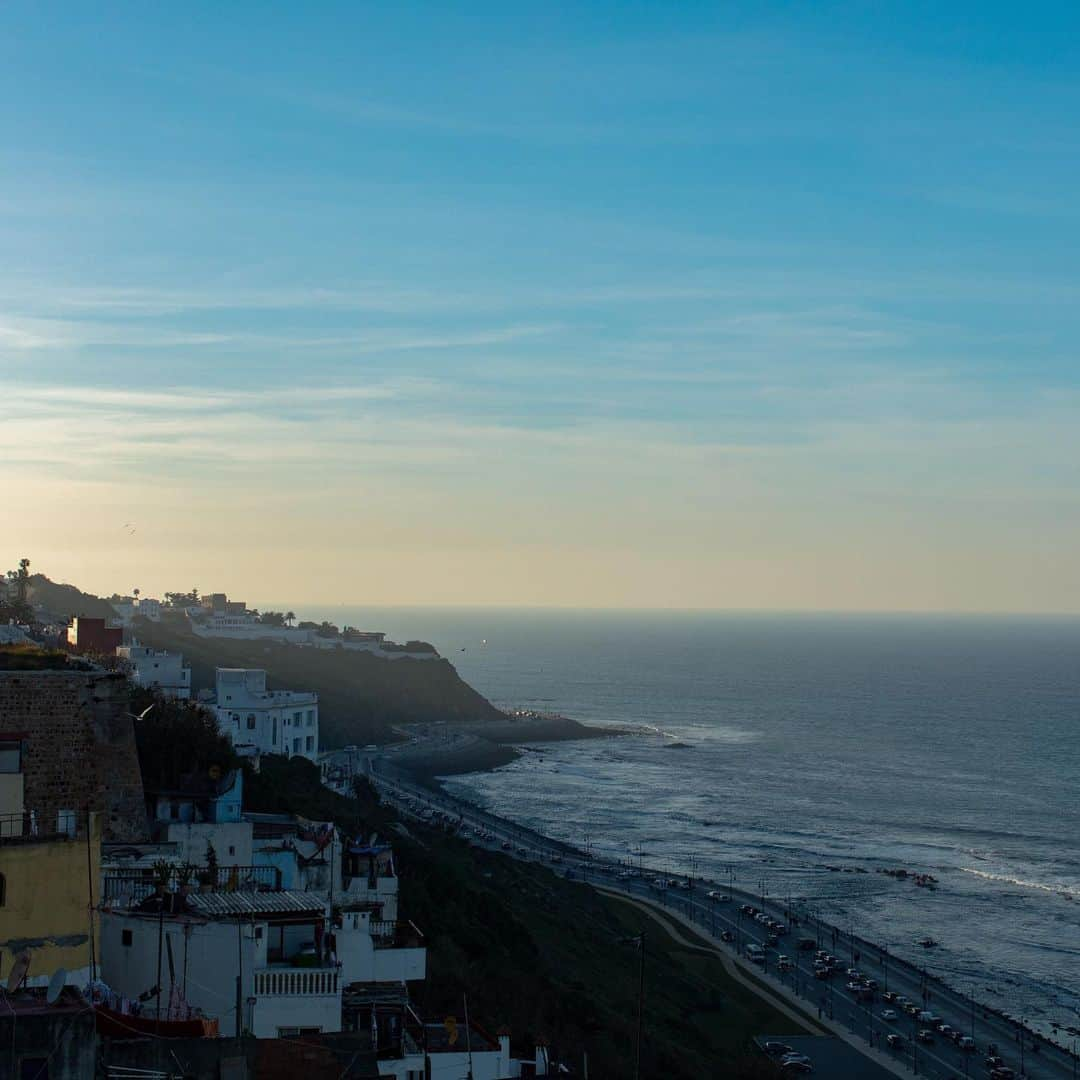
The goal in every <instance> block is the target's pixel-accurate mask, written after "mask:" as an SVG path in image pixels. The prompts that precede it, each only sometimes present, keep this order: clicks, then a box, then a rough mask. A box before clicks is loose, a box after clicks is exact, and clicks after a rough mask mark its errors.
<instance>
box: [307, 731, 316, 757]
mask: <svg viewBox="0 0 1080 1080" xmlns="http://www.w3.org/2000/svg"><path fill="white" fill-rule="evenodd" d="M307 749H308V753H309V754H310V753H311V752H312V750H314V749H315V736H314V735H309V736H308V737H307Z"/></svg>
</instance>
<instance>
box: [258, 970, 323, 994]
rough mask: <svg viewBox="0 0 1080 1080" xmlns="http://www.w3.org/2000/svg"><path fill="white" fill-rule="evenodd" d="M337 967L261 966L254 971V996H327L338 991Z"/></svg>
mask: <svg viewBox="0 0 1080 1080" xmlns="http://www.w3.org/2000/svg"><path fill="white" fill-rule="evenodd" d="M339 978H340V975H339V973H338V969H337V968H263V969H262V970H260V971H256V972H255V996H256V997H297V996H302V997H327V996H331V995H336V994H337V992H338V980H339Z"/></svg>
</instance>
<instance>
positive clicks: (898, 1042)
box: [885, 1035, 904, 1050]
mask: <svg viewBox="0 0 1080 1080" xmlns="http://www.w3.org/2000/svg"><path fill="white" fill-rule="evenodd" d="M885 1042H886V1043H888V1044H889V1046H890V1047H891V1048H892V1049H893V1050H899V1049H900V1048H901V1047H902V1046H903V1045H904V1036H903V1035H886V1036H885Z"/></svg>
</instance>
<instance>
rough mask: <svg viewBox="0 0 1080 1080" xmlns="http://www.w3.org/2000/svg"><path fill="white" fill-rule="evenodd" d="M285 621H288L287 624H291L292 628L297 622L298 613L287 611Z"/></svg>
mask: <svg viewBox="0 0 1080 1080" xmlns="http://www.w3.org/2000/svg"><path fill="white" fill-rule="evenodd" d="M285 621H286V622H287V623H288V624H289V625H290V626H292V624H293V623H294V622H296V612H294V611H286V612H285Z"/></svg>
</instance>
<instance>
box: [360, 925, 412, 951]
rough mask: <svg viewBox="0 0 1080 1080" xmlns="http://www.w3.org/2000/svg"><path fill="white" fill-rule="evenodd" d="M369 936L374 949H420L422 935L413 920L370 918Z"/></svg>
mask: <svg viewBox="0 0 1080 1080" xmlns="http://www.w3.org/2000/svg"><path fill="white" fill-rule="evenodd" d="M371 937H372V940H373V941H374V942H375V948H376V949H422V948H423V947H424V935H423V934H422V933H421V931H420V930H419V929H418V928H417V926H416V924H415V923H413V922H409V921H405V922H393V921H391V920H389V919H372V920H371Z"/></svg>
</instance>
